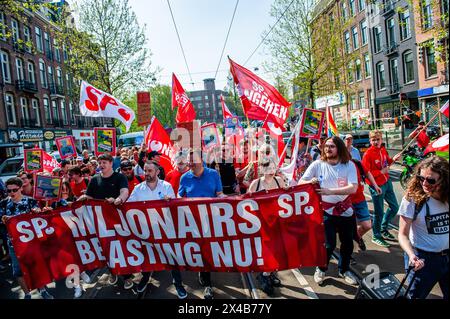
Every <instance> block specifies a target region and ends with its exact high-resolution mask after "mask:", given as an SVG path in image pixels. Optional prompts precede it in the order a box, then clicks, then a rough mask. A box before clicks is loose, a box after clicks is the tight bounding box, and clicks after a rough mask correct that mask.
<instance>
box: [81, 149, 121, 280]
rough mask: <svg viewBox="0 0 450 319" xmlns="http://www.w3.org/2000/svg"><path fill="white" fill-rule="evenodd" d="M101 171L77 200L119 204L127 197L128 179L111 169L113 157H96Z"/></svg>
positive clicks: (107, 155) (112, 277) (112, 278)
mask: <svg viewBox="0 0 450 319" xmlns="http://www.w3.org/2000/svg"><path fill="white" fill-rule="evenodd" d="M98 163H99V166H100V170H101V173H100V174H97V175H95V176H94V177H93V178H92V179H91V181H90V182H89V185H88V188H87V190H86V194H83V195H81V196H80V197H79V198H78V200H79V201H80V200H87V199H105V200H106V201H107V202H108V203H110V204H114V205H121V204H123V203H125V201H126V200H127V198H128V194H129V192H128V181H127V178H126V177H125V176H124V175H122V174H121V173H117V172H114V171H113V157H112V156H111V155H110V154H108V153H104V154H101V155H100V156H99V157H98ZM117 280H118V278H117V276H116V275H112V274H111V277H110V278H109V283H110V284H111V285H114V284H116V283H117Z"/></svg>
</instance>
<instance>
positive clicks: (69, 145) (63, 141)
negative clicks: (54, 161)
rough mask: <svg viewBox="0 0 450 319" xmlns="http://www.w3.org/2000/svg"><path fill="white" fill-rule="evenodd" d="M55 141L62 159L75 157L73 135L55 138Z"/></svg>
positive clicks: (75, 150)
mask: <svg viewBox="0 0 450 319" xmlns="http://www.w3.org/2000/svg"><path fill="white" fill-rule="evenodd" d="M55 143H56V147H57V148H58V152H59V156H60V157H61V159H62V160H64V159H66V158H73V157H77V149H76V147H75V139H74V138H73V136H64V137H58V138H57V139H55Z"/></svg>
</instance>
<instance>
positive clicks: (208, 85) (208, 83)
mask: <svg viewBox="0 0 450 319" xmlns="http://www.w3.org/2000/svg"><path fill="white" fill-rule="evenodd" d="M203 83H204V86H205V90H207V91H213V92H214V91H215V90H216V83H215V80H214V79H204V80H203Z"/></svg>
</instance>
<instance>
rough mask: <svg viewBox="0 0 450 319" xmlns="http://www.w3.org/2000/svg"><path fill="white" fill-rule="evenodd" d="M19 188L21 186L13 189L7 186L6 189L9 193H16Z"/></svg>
mask: <svg viewBox="0 0 450 319" xmlns="http://www.w3.org/2000/svg"><path fill="white" fill-rule="evenodd" d="M19 189H20V188H13V189H10V188H7V189H6V191H7V192H8V193H16V192H17V191H18V190H19Z"/></svg>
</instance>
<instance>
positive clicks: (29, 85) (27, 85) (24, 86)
mask: <svg viewBox="0 0 450 319" xmlns="http://www.w3.org/2000/svg"><path fill="white" fill-rule="evenodd" d="M16 88H17V89H18V90H20V91H24V92H30V93H36V92H37V91H38V88H37V85H36V83H33V82H29V81H25V80H16Z"/></svg>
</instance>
